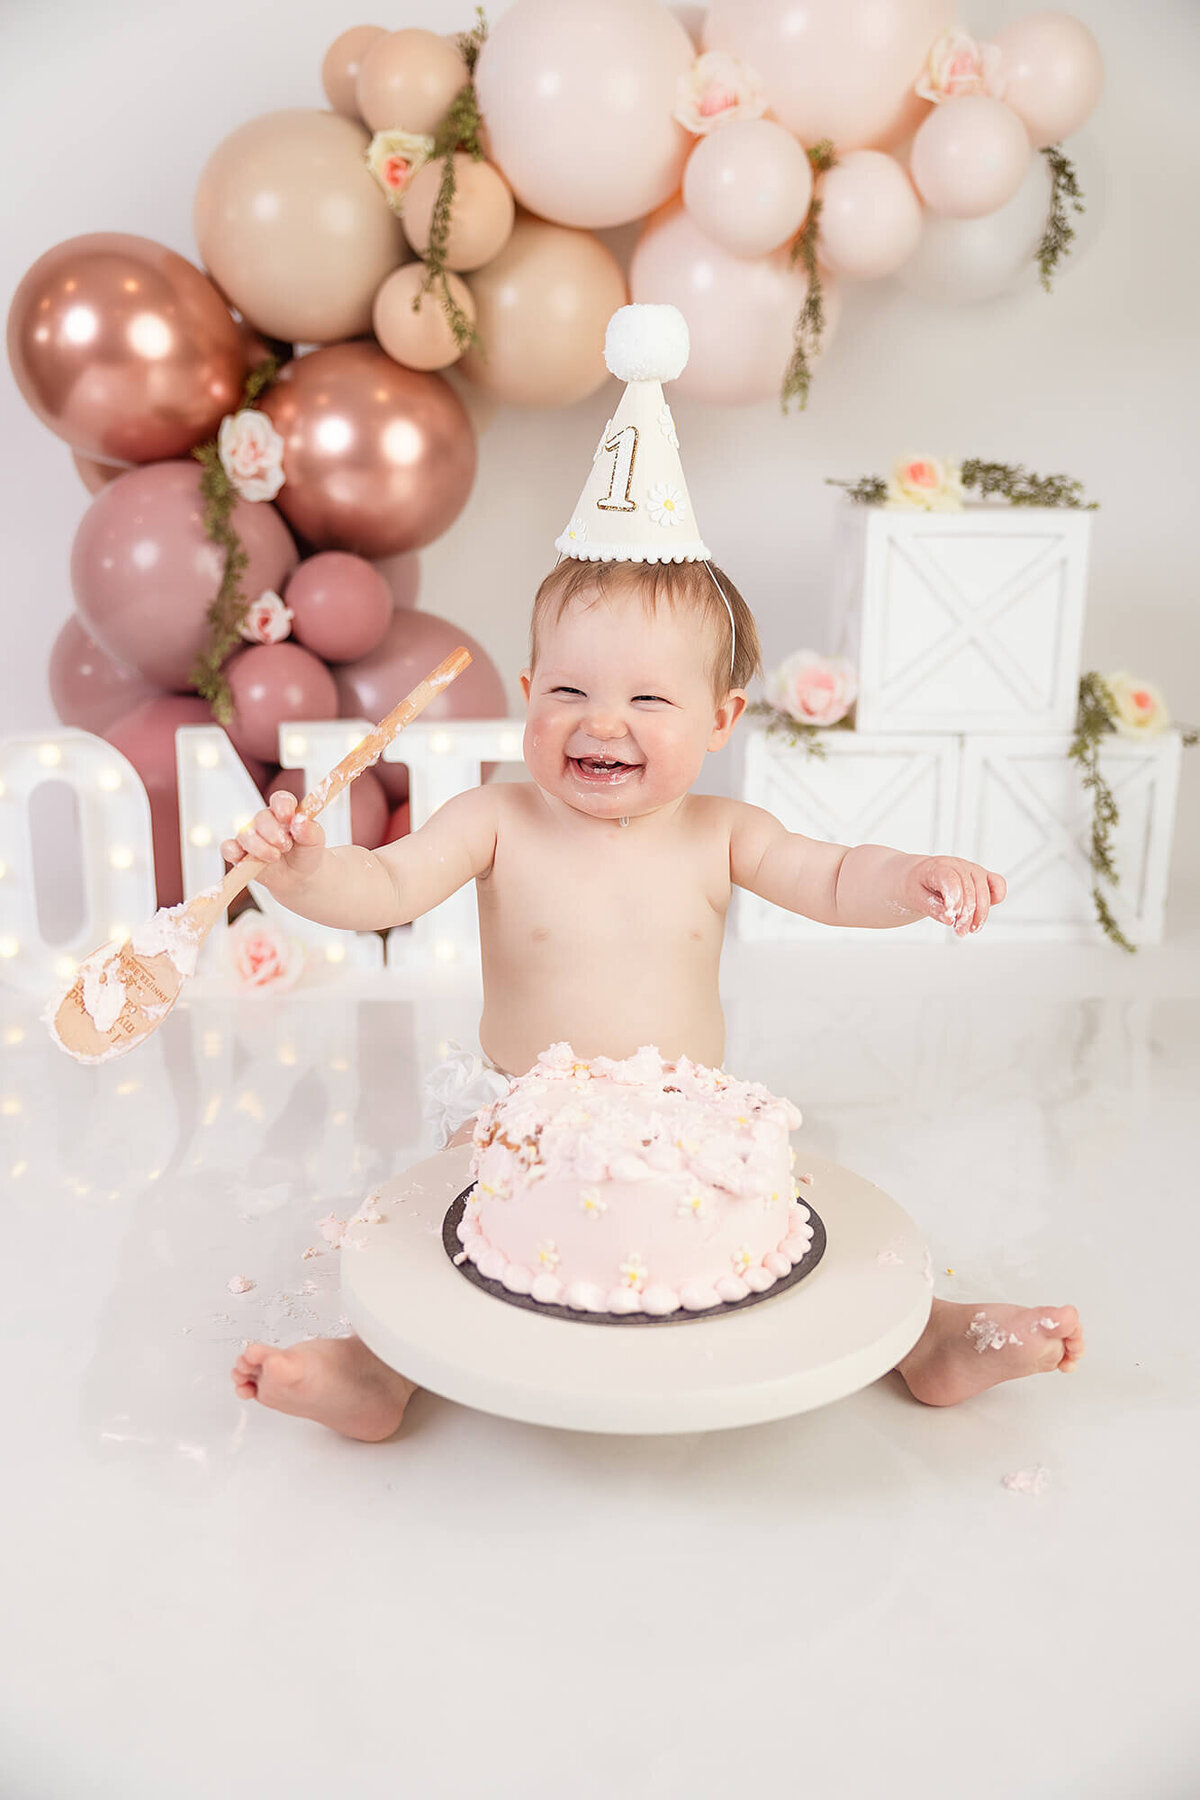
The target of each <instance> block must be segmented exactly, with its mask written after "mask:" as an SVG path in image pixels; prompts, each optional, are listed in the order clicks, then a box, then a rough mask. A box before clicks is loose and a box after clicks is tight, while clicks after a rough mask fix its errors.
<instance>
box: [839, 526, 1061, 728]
mask: <svg viewBox="0 0 1200 1800" xmlns="http://www.w3.org/2000/svg"><path fill="white" fill-rule="evenodd" d="M1090 533H1091V514H1090V513H1087V512H1082V511H1072V510H1069V509H1064V508H1056V507H1004V506H973V507H968V508H967V509H966V510H965V511H963V512H961V513H925V512H888V511H886V510H885V509H883V508H880V507H867V506H857V505H854V504H852V503H850V502H847V503H846V505H845V506H844V508H842V509H841V511H840V516H839V523H838V557H837V571H838V572H837V577H836V579H835V583H834V597H833V607H834V613H833V619H832V622H831V632H830V641H831V643H832V645H833V647H834V649H835V652H836V653H837V654H838V655H842V656H848V657H849V658H850V659H851V661H853V662H854V663H855V665H856V667H857V669H858V681H859V693H858V707H857V712H856V715H855V717H856V722H857V725H858V728H859V730H860V731H864V732H898V733H905V734H908V733H912V732H925V731H931V732H942V731H945V732H955V731H963V732H965V731H976V732H979V731H986V732H992V733H996V732H1008V731H1012V732H1018V733H1022V734H1026V733H1029V732H1033V731H1043V732H1044V731H1057V730H1062V731H1069V730H1070V729H1071V728H1072V726H1073V725H1074V721H1075V709H1076V702H1077V698H1078V687H1079V673H1080V655H1081V642H1082V634H1083V611H1084V600H1085V595H1086V586H1087V558H1088V543H1089V537H1090Z"/></svg>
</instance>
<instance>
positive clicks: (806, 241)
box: [779, 138, 837, 412]
mask: <svg viewBox="0 0 1200 1800" xmlns="http://www.w3.org/2000/svg"><path fill="white" fill-rule="evenodd" d="M808 160H809V162H810V163H811V164H812V168H813V174H814V175H823V174H824V173H825V172H826V170H827V169H832V168H833V167H834V165H835V164H836V162H837V157H836V156H835V155H834V152H833V144H832V142H831V141H830V139H829V138H822V139H821V141H820V143H819V144H814V145H813V147H812V149H811V150H810V151H809V152H808ZM820 220H821V202H820V200H814V201H813V203H812V205H811V206H810V207H809V209H808V217H807V219H805V221H804V224H803V225H802V226H801V228H800V230H799V231H798V232H797V234H796V236H795V238H794V239H793V240H792V249H791V255H790V257H789V261H790V263H791V265H792V266H793V268H794V267H795V265H796V263H797V262H802V263H803V264H804V272H805V274H806V275H807V276H808V292H807V293H806V294H805V296H804V305H803V306H802V307H801V308H800V316H799V318H798V319H797V320H796V328H795V331H794V332H793V334H792V355H791V360H790V361H789V363H788V366H787V368H786V369H785V370H784V374H783V387H782V389H781V390H780V395H779V403H780V406H781V407H782V409H783V411H784V412H786V411H787V409H788V401H789V400H798V401H799V402H800V410H801V412H803V410H804V408H805V407H806V406H807V405H808V390H809V388H810V386H811V385H812V359H813V358H814V357H815V356H816V355H817V353H818V352H819V350H820V348H821V339H822V338H823V337H824V335H825V295H824V292H823V290H822V287H821V273H820V270H819V269H818V268H817V227H818V225H819V224H820Z"/></svg>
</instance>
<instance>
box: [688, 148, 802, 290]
mask: <svg viewBox="0 0 1200 1800" xmlns="http://www.w3.org/2000/svg"><path fill="white" fill-rule="evenodd" d="M812 191H813V181H812V164H811V163H810V162H809V160H808V156H807V153H806V152H805V150H804V148H803V146H802V145H800V144H798V143H797V142H796V140H795V138H794V137H793V136H792V134H791V132H789V131H785V130H784V128H783V126H782V125H776V124H775V122H774V121H773V120H771V119H732V120H730V122H729V123H728V124H727V125H722V126H721V128H720V129H719V130H718V131H714V132H712V133H710V135H709V136H708V137H702V138H701V139H700V140H699V142H698V143H697V145H696V148H695V149H694V150H693V151H692V154H691V155H690V156H689V157H688V162H687V168H686V169H685V170H684V172H683V203H684V205H685V206H686V207H687V210H688V212H689V213H690V214H691V217H692V218H693V219H694V220H695V222H696V224H697V225H698V226H699V227H700V230H701V231H703V232H704V233H705V234H706V235H707V236H708V237H710V238H712V239H713V241H714V242H715V243H718V244H720V245H721V246H722V248H723V249H725V250H728V251H729V252H730V254H731V255H733V256H766V255H767V254H768V253H769V252H770V251H772V250H778V248H779V246H780V245H781V244H785V243H786V242H787V241H788V239H789V238H792V237H795V235H796V233H797V232H798V231H799V229H800V227H801V225H803V223H804V217H805V214H806V213H807V212H808V208H809V204H810V202H811V200H812Z"/></svg>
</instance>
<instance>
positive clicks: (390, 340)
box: [372, 262, 475, 369]
mask: <svg viewBox="0 0 1200 1800" xmlns="http://www.w3.org/2000/svg"><path fill="white" fill-rule="evenodd" d="M427 272H428V271H427V270H426V268H425V264H424V263H419V262H416V263H406V264H405V266H404V268H402V269H393V270H392V273H391V274H390V275H389V276H388V278H387V280H386V281H385V282H384V284H383V286H382V287H381V288H380V290H379V292H378V293H377V294H376V296H375V311H374V314H373V318H372V323H373V324H374V327H375V336H376V337H377V338H378V339H379V343H380V346H381V347H382V348H383V349H384V350H386V351H387V353H388V355H389V356H390V357H391V358H392V359H393V361H395V362H398V363H403V364H404V366H405V368H406V369H446V368H449V366H450V364H451V363H455V362H457V361H458V359H459V357H460V356H461V355H462V348H461V347H460V345H459V344H458V342H457V341H456V339H455V336H454V333H453V331H452V330H451V329H450V324H449V321H448V320H447V318H446V311H445V308H444V306H443V305H442V299H441V281H440V280H435V282H434V284H433V286H432V287H431V288H430V290H429V291H428V293H424V294H423V293H422V292H421V284H422V282H423V281H424V280H425V277H426V274H427ZM446 283H447V286H448V287H449V289H450V294H451V297H452V299H453V300H454V303H455V305H456V306H457V307H458V308H459V309H460V310H461V311H462V312H464V313H465V314H466V316H467V318H468V319H469V320H470V322H471V324H472V325H473V324H474V323H475V301H474V299H473V298H472V295H471V290H470V288H469V287H468V286H467V284H466V282H465V281H463V280H461V279H460V277H459V276H457V275H451V274H447V276H446ZM414 302H415V303H416V306H417V310H416V311H415V312H414V311H413V306H414Z"/></svg>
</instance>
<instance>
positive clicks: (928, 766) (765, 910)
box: [735, 726, 960, 944]
mask: <svg viewBox="0 0 1200 1800" xmlns="http://www.w3.org/2000/svg"><path fill="white" fill-rule="evenodd" d="M821 739H822V742H823V743H824V745H825V750H826V754H825V757H824V758H823V759H822V758H820V757H816V756H810V755H809V754H808V753H807V751H806V750H804V749H803V748H800V749H793V748H792V747H791V746H790V745H788V744H787V743H786V742H785V741H784V740H783V739H781V738H779V737H777V736H771V735H770V734H769V733H768V732H767V731H766V729H765V728H763V727H759V726H756V727H753V728H752V729H751V730H750V731H749V732H748V733H747V738H746V761H745V771H744V775H743V780H742V798H743V799H744V800H747V801H749V802H750V804H751V805H753V806H762V807H765V808H766V810H767V811H768V812H770V813H774V815H775V817H776V818H777V819H779V820H780V821H781V823H783V824H784V825H786V826H787V828H788V830H789V831H797V832H800V833H802V834H803V835H804V836H805V837H812V838H820V839H822V840H823V841H824V842H826V843H835V844H879V843H883V844H891V845H894V846H895V847H896V849H898V850H911V851H913V852H914V853H916V854H924V855H932V854H935V853H949V852H951V851H952V850H953V849H954V845H953V843H952V841H951V840H952V833H953V828H954V818H955V806H956V799H957V788H958V764H959V750H960V740H959V739H958V738H957V737H923V738H901V737H879V736H873V737H867V736H865V735H864V734H863V733H861V732H857V731H827V732H823V733H822V734H821ZM735 928H736V930H737V934H738V936H739V937H743V938H752V939H753V938H758V939H761V938H810V939H814V938H819V939H823V940H824V941H826V942H828V941H829V939H830V938H831V937H839V938H861V936H862V932H861V931H860V930H858V929H857V928H854V927H848V926H830V925H821V924H818V923H817V922H816V921H815V920H814V919H807V918H804V917H802V916H801V915H800V914H799V913H790V912H785V911H784V910H783V908H782V907H778V906H772V905H771V903H770V902H769V901H767V900H763V899H761V898H760V897H759V896H758V895H757V894H750V893H746V892H745V891H744V890H743V891H739V893H738V895H737V901H736V906H735ZM872 935H873V936H876V937H879V936H883V935H887V936H890V937H893V938H896V939H897V940H899V939H904V940H905V941H907V942H909V943H942V944H944V943H946V942H948V940H949V938H950V933H949V932H947V930H946V929H945V927H944V926H941V925H935V924H934V922H933V921H932V920H931V919H922V920H920V921H918V922H917V923H916V924H913V925H906V926H904V927H903V928H902V929H898V930H895V931H892V932H890V933H881V932H874V933H872Z"/></svg>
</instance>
